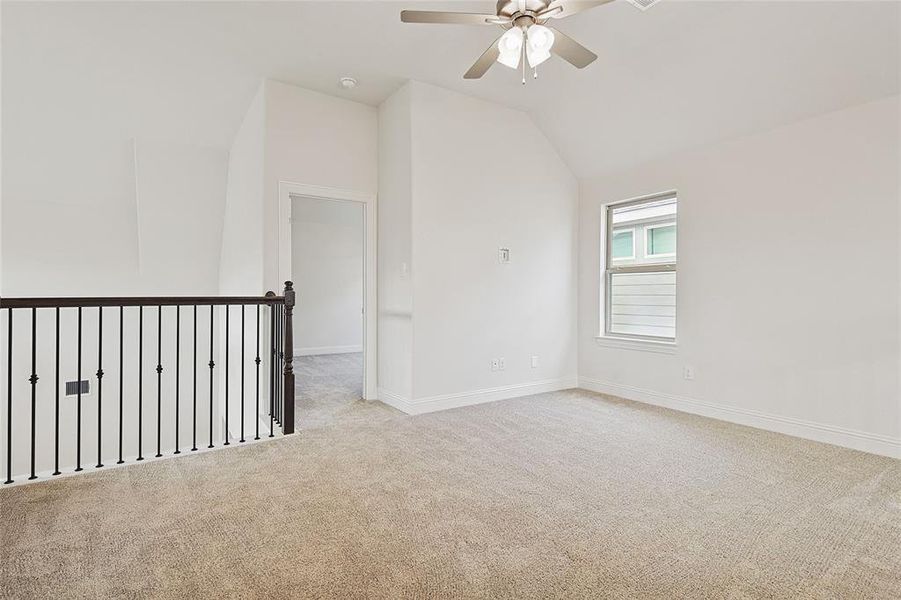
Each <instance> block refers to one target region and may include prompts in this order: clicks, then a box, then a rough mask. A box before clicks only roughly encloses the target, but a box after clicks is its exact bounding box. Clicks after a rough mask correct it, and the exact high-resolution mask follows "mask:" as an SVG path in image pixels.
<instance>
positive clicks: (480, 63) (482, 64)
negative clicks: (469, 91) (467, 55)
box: [463, 38, 501, 79]
mask: <svg viewBox="0 0 901 600" xmlns="http://www.w3.org/2000/svg"><path fill="white" fill-rule="evenodd" d="M500 41H501V38H497V39H496V40H494V43H493V44H491V45H490V46H489V47H488V49H487V50H485V52H483V53H482V56H480V57H479V59H478V60H477V61H476V62H475V63H473V65H472V66H471V67H469V70H468V71H466V74H465V75H463V79H479V78H480V77H481V76H482V75H484V74H485V73H487V72H488V69H490V68H491V65H493V64H494V63H495V61H497V57H498V56H500V54H501V51H500V50H499V49H498V43H499V42H500Z"/></svg>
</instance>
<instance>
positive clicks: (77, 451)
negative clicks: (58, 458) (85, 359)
mask: <svg viewBox="0 0 901 600" xmlns="http://www.w3.org/2000/svg"><path fill="white" fill-rule="evenodd" d="M76 412H77V418H76V421H75V423H76V425H75V471H76V472H77V471H81V307H80V306H79V307H78V408H77V411H76Z"/></svg>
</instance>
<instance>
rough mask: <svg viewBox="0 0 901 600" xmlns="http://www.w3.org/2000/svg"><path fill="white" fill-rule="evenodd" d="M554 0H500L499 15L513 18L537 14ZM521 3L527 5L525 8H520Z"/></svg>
mask: <svg viewBox="0 0 901 600" xmlns="http://www.w3.org/2000/svg"><path fill="white" fill-rule="evenodd" d="M551 1H552V0H498V2H497V16H498V17H502V18H507V19H512V18H514V17H515V16H516V15H518V14H521V15H529V14H530V13H531V15H536V14H538V13H540V12H542V11H544V10H546V9H547V7H548V6H549V5H550V4H551ZM521 5H524V6H525V10H520V7H521Z"/></svg>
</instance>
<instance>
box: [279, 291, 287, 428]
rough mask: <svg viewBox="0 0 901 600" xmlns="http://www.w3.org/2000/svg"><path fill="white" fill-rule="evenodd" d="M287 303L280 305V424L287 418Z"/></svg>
mask: <svg viewBox="0 0 901 600" xmlns="http://www.w3.org/2000/svg"><path fill="white" fill-rule="evenodd" d="M284 372H285V305H284V304H280V305H279V307H278V373H277V375H278V409H277V410H278V424H279V427H281V426H282V425H283V422H284V420H285V379H284V377H282V374H283V373H284Z"/></svg>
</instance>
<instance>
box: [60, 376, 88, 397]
mask: <svg viewBox="0 0 901 600" xmlns="http://www.w3.org/2000/svg"><path fill="white" fill-rule="evenodd" d="M79 383H81V395H82V396H84V395H85V394H90V393H91V382H90V380H88V379H82V380H81V382H78V381H67V382H66V395H67V396H77V395H78V384H79Z"/></svg>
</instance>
